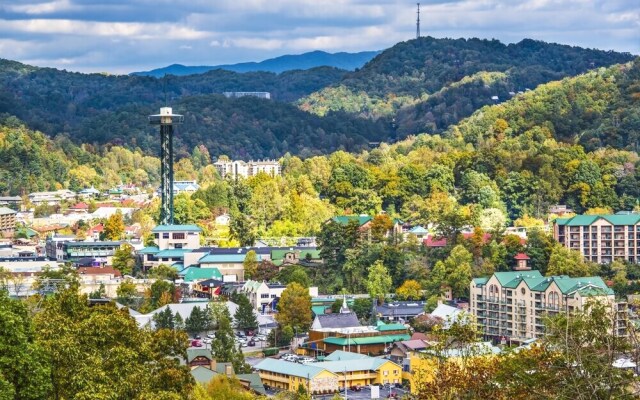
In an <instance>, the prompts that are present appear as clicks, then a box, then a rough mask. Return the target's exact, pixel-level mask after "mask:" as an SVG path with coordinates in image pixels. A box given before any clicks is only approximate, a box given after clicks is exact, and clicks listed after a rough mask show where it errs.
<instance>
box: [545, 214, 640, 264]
mask: <svg viewBox="0 0 640 400" xmlns="http://www.w3.org/2000/svg"><path fill="white" fill-rule="evenodd" d="M553 237H554V239H556V240H557V241H558V243H560V244H561V245H563V246H565V247H566V248H568V249H571V250H576V251H579V252H580V254H582V255H583V257H584V258H585V260H588V261H593V262H597V263H599V264H606V263H610V262H612V261H614V260H619V261H629V262H632V263H638V262H640V214H632V213H626V214H607V215H576V216H575V217H571V218H558V219H556V220H555V221H554V223H553Z"/></svg>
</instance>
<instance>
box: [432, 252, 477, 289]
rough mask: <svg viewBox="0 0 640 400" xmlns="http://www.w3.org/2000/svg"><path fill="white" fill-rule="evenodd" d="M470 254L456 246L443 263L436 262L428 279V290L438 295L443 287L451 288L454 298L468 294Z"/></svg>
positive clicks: (471, 257)
mask: <svg viewBox="0 0 640 400" xmlns="http://www.w3.org/2000/svg"><path fill="white" fill-rule="evenodd" d="M472 260H473V256H472V254H471V253H470V252H469V251H468V250H467V249H466V248H465V247H464V246H463V245H457V246H455V247H454V248H453V249H452V250H451V254H450V255H449V257H447V258H446V259H445V260H444V261H438V262H437V263H436V265H435V266H434V267H433V270H432V271H431V276H430V277H429V289H430V291H431V292H432V293H438V294H439V293H440V292H441V291H442V288H443V287H444V286H448V287H450V288H451V291H452V293H453V296H454V297H463V296H465V295H466V294H467V293H468V292H469V283H471V262H472Z"/></svg>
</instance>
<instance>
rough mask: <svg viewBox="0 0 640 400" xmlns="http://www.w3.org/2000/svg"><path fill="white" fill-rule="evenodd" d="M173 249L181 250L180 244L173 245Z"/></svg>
mask: <svg viewBox="0 0 640 400" xmlns="http://www.w3.org/2000/svg"><path fill="white" fill-rule="evenodd" d="M174 248H176V249H181V248H182V243H176V244H175V245H174Z"/></svg>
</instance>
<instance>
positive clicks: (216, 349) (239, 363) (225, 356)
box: [211, 303, 251, 374]
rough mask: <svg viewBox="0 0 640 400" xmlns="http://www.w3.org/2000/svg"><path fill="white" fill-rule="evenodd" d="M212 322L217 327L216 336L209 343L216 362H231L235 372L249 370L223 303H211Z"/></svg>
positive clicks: (239, 372)
mask: <svg viewBox="0 0 640 400" xmlns="http://www.w3.org/2000/svg"><path fill="white" fill-rule="evenodd" d="M211 310H212V311H211V312H212V314H213V315H214V317H213V319H214V324H215V325H216V327H217V330H216V337H215V338H214V339H213V341H212V343H211V352H212V353H213V355H214V357H215V358H216V360H217V361H218V362H231V363H232V364H233V369H234V371H235V372H236V373H237V374H243V373H246V372H250V371H251V367H249V366H248V364H247V363H246V362H245V361H244V356H243V354H242V351H241V350H240V347H239V346H238V345H236V343H235V335H234V333H233V328H232V326H231V315H229V309H228V308H227V307H226V304H224V303H217V304H214V305H212V307H211Z"/></svg>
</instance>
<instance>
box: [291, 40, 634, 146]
mask: <svg viewBox="0 0 640 400" xmlns="http://www.w3.org/2000/svg"><path fill="white" fill-rule="evenodd" d="M633 58H634V56H633V55H631V54H629V53H616V52H613V51H601V50H594V49H584V48H580V47H572V46H566V45H560V44H555V43H545V42H541V41H536V40H531V39H525V40H523V41H521V42H519V43H516V44H509V45H505V44H503V43H501V42H499V41H497V40H481V39H436V38H432V37H422V38H419V39H414V40H409V41H406V42H401V43H398V44H396V45H395V46H393V47H391V48H389V49H387V50H384V51H383V52H382V53H381V54H379V55H378V56H376V57H375V58H374V59H373V60H371V61H370V62H368V63H367V64H366V65H365V66H364V67H362V68H361V69H359V70H358V71H354V72H350V73H348V74H346V75H345V76H344V77H343V78H342V81H340V82H338V83H334V84H333V85H331V86H329V87H327V88H324V89H322V90H320V91H318V92H316V93H313V94H311V95H309V96H307V97H306V98H304V99H301V100H300V101H299V102H298V104H299V107H300V108H301V109H303V110H305V111H309V112H312V113H316V114H319V115H323V114H324V113H326V112H328V111H338V110H342V111H346V112H349V113H352V114H356V115H358V116H360V117H364V118H373V119H377V118H387V119H388V120H389V121H391V120H392V119H393V123H394V126H395V127H396V128H397V135H398V136H399V137H403V136H406V135H408V134H415V133H422V132H426V133H437V132H442V131H443V130H445V129H446V128H447V127H448V126H449V125H451V124H455V123H456V122H458V121H460V120H461V119H462V118H464V117H467V116H469V115H471V114H472V113H473V112H474V111H475V110H477V109H478V108H480V107H482V106H484V105H489V104H493V103H495V102H501V101H504V100H507V99H509V98H510V97H511V96H512V95H513V94H514V93H518V92H520V91H526V90H527V89H534V88H535V87H536V86H538V85H539V84H542V83H546V82H550V81H554V80H559V79H562V78H565V77H567V76H574V75H577V74H580V73H583V72H586V71H587V70H589V69H594V68H599V67H603V66H609V65H613V64H617V63H624V62H628V61H630V60H632V59H633ZM494 96H495V97H494Z"/></svg>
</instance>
